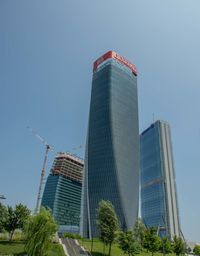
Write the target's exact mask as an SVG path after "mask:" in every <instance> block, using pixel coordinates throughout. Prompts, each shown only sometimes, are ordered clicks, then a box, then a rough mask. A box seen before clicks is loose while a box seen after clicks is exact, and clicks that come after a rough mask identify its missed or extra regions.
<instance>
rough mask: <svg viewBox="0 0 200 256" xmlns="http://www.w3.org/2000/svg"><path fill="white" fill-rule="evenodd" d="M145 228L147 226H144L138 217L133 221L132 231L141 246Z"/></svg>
mask: <svg viewBox="0 0 200 256" xmlns="http://www.w3.org/2000/svg"><path fill="white" fill-rule="evenodd" d="M146 229H147V228H146V227H145V225H144V223H143V221H142V219H141V218H138V219H137V220H136V222H135V226H134V229H133V232H134V237H135V239H136V240H137V241H138V242H139V243H140V245H141V246H143V245H144V239H145V232H146Z"/></svg>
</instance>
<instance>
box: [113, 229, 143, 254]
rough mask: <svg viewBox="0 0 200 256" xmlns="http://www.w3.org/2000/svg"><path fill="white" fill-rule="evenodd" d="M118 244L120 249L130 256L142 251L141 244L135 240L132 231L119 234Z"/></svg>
mask: <svg viewBox="0 0 200 256" xmlns="http://www.w3.org/2000/svg"><path fill="white" fill-rule="evenodd" d="M117 241H118V244H119V248H120V249H121V250H122V251H123V252H124V253H125V254H128V255H129V256H134V255H135V254H138V253H139V252H140V250H141V247H140V245H139V243H138V242H137V241H136V240H135V238H134V233H133V232H132V231H127V232H123V231H120V232H119V233H118V239H117Z"/></svg>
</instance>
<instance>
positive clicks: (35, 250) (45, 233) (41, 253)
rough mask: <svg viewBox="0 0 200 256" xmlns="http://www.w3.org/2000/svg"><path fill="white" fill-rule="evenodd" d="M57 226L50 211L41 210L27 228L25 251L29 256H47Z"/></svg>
mask: <svg viewBox="0 0 200 256" xmlns="http://www.w3.org/2000/svg"><path fill="white" fill-rule="evenodd" d="M56 230H57V225H56V223H55V220H54V218H53V216H52V214H51V211H50V210H47V209H45V208H43V207H42V208H41V210H40V212H39V213H38V214H37V215H35V216H32V217H31V218H30V219H29V222H28V224H27V227H26V244H25V250H26V252H27V253H28V256H45V255H46V253H47V250H48V248H49V246H50V242H51V239H52V237H53V235H54V234H55V232H56Z"/></svg>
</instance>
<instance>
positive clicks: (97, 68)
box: [81, 51, 139, 237]
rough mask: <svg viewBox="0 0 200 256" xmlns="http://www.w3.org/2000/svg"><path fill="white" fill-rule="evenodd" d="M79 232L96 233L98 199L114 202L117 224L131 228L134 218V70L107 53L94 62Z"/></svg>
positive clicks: (136, 144)
mask: <svg viewBox="0 0 200 256" xmlns="http://www.w3.org/2000/svg"><path fill="white" fill-rule="evenodd" d="M83 186H84V187H83V200H82V212H81V217H82V220H81V234H82V235H83V236H85V237H96V236H97V235H98V230H97V226H96V209H97V208H98V204H99V202H100V201H101V200H102V199H104V200H109V201H111V202H112V204H113V205H114V208H115V210H116V213H117V215H118V218H119V221H120V224H121V227H122V228H123V229H124V230H127V229H131V228H132V227H133V226H134V222H135V220H136V218H137V216H138V197H139V195H138V194H139V131H138V97H137V70H136V67H135V66H134V65H133V64H131V63H130V62H129V61H128V60H126V59H125V58H124V57H122V56H120V55H119V54H117V53H115V52H113V51H109V52H107V53H106V54H104V55H103V56H102V57H100V58H99V59H97V60H96V61H95V62H94V66H93V81H92V93H91V103H90V113H89V127H88V134H87V143H86V155H85V176H84V185H83Z"/></svg>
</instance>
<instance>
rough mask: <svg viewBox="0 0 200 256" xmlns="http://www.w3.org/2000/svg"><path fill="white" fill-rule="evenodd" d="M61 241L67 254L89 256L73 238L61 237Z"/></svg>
mask: <svg viewBox="0 0 200 256" xmlns="http://www.w3.org/2000/svg"><path fill="white" fill-rule="evenodd" d="M61 240H62V243H63V244H64V245H65V247H66V249H67V252H68V255H69V256H89V254H88V253H87V252H85V251H84V250H83V249H82V248H81V246H80V245H78V244H77V243H76V241H75V240H74V239H71V238H62V239H61Z"/></svg>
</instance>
